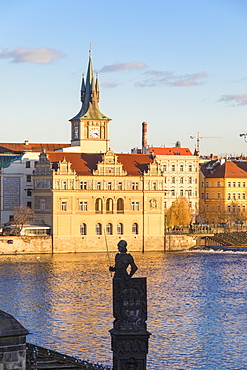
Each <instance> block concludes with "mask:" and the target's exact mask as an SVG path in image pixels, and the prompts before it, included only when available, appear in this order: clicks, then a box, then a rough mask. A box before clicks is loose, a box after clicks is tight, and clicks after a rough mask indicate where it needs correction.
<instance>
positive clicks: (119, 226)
mask: <svg viewBox="0 0 247 370" xmlns="http://www.w3.org/2000/svg"><path fill="white" fill-rule="evenodd" d="M102 230H103V227H102V224H101V223H97V224H96V225H95V234H96V235H102V234H103V232H102ZM114 231H115V230H114V228H113V224H112V223H108V224H107V225H106V228H105V232H106V234H107V235H113V234H114ZM131 232H132V234H135V235H137V234H138V233H139V226H138V224H137V223H136V222H134V223H133V224H132V226H131ZM123 233H124V225H123V224H122V223H121V222H120V223H118V224H117V226H116V234H118V235H123ZM80 234H81V235H87V224H85V223H82V224H81V225H80Z"/></svg>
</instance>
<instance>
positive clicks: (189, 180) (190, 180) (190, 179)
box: [188, 177, 204, 187]
mask: <svg viewBox="0 0 247 370" xmlns="http://www.w3.org/2000/svg"><path fill="white" fill-rule="evenodd" d="M188 183H189V184H192V177H189V179H188ZM203 185H204V183H203ZM203 185H202V187H203Z"/></svg>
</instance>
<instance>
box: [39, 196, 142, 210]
mask: <svg viewBox="0 0 247 370" xmlns="http://www.w3.org/2000/svg"><path fill="white" fill-rule="evenodd" d="M42 204H43V203H42ZM42 208H45V205H43V207H42ZM116 208H117V213H123V212H124V200H123V199H122V198H119V199H118V200H117V207H116ZM103 209H104V207H103V200H102V199H101V198H97V199H96V201H95V212H96V213H103ZM41 210H44V209H41ZM61 210H62V211H67V210H68V203H67V201H66V200H62V201H61ZM105 210H106V212H108V213H113V210H114V203H113V199H112V198H108V199H107V200H106V204H105ZM139 210H140V202H138V201H132V202H131V211H139ZM79 211H88V202H87V201H80V202H79Z"/></svg>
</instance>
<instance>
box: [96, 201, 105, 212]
mask: <svg viewBox="0 0 247 370" xmlns="http://www.w3.org/2000/svg"><path fill="white" fill-rule="evenodd" d="M95 212H96V213H103V201H102V199H101V198H97V199H96V201H95Z"/></svg>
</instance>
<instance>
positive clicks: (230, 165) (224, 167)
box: [206, 160, 247, 178]
mask: <svg viewBox="0 0 247 370" xmlns="http://www.w3.org/2000/svg"><path fill="white" fill-rule="evenodd" d="M240 163H242V162H238V163H236V162H233V161H229V160H226V161H225V162H224V163H223V164H221V165H220V164H219V165H218V166H216V168H215V170H214V169H212V170H211V171H209V172H208V173H207V174H206V177H207V178H246V177H247V164H246V165H245V168H246V169H243V168H241V166H240ZM242 167H243V166H242Z"/></svg>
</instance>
